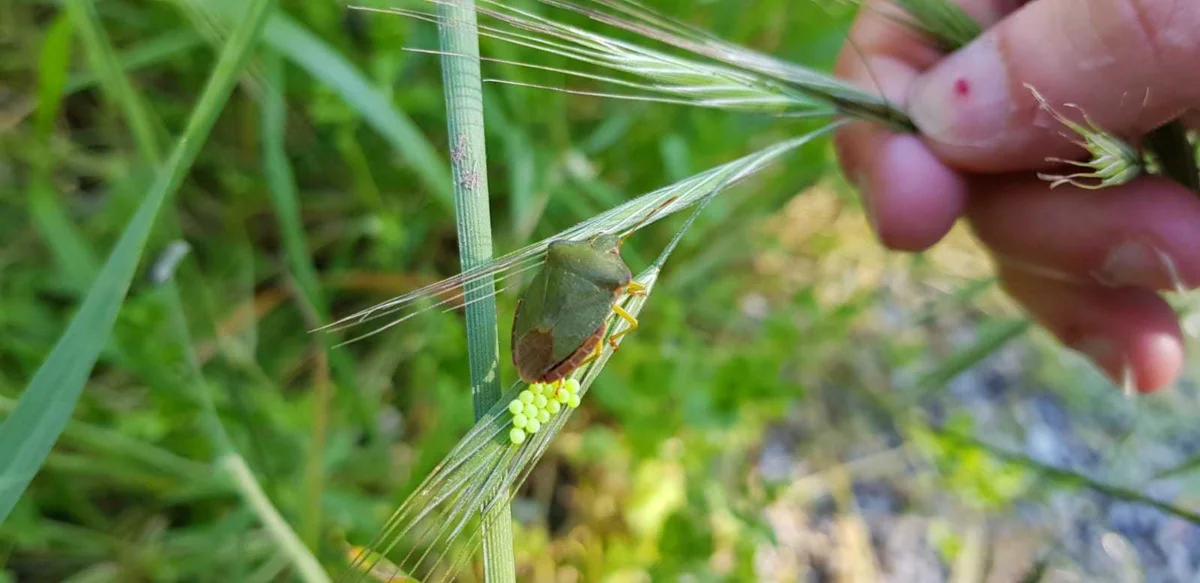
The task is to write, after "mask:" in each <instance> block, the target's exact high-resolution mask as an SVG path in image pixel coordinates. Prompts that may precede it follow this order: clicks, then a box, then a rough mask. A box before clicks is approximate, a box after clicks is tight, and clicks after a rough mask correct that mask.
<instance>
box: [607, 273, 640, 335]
mask: <svg viewBox="0 0 1200 583" xmlns="http://www.w3.org/2000/svg"><path fill="white" fill-rule="evenodd" d="M645 289H646V288H642V290H641V291H642V292H643V293H645V291H644V290H645ZM631 293H632V292H631ZM613 312H614V313H616V314H617V316H618V317H620V318H621V319H622V320H625V321H626V322H628V323H629V327H628V328H626V329H624V330H621V331H620V332H617V333H616V334H613V335H612V336H609V337H608V343H609V345H611V346H612V347H613V350H619V349H620V347H618V346H617V340H618V339H620V338H621V337H622V336H624V335H626V334H628V333H630V332H633V331H634V330H637V329H638V321H637V318H634V317H633V316H631V315H630V314H629V312H626V311H625V309H624V308H622V307H621V306H613Z"/></svg>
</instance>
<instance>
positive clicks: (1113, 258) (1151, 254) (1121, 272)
mask: <svg viewBox="0 0 1200 583" xmlns="http://www.w3.org/2000/svg"><path fill="white" fill-rule="evenodd" d="M1160 272H1161V266H1160V265H1159V259H1158V253H1157V252H1156V251H1155V250H1154V249H1153V248H1152V247H1150V246H1149V245H1146V244H1145V243H1142V242H1140V241H1126V242H1124V243H1121V244H1120V245H1117V246H1116V247H1114V248H1113V250H1112V251H1110V252H1109V253H1108V257H1107V258H1106V259H1105V260H1104V265H1103V266H1102V267H1101V268H1100V271H1098V272H1096V273H1095V278H1096V281H1098V282H1100V283H1101V284H1103V285H1107V286H1112V287H1125V286H1129V287H1156V284H1157V282H1158V277H1159V274H1160Z"/></svg>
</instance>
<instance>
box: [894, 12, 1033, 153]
mask: <svg viewBox="0 0 1200 583" xmlns="http://www.w3.org/2000/svg"><path fill="white" fill-rule="evenodd" d="M1009 87H1010V83H1009V80H1008V72H1007V69H1006V68H1005V67H1004V63H1003V62H1002V61H1001V60H1000V53H999V51H998V50H997V49H996V43H995V41H994V40H993V39H992V37H991V36H986V35H985V36H983V37H980V38H979V39H978V40H977V41H975V42H973V43H971V44H969V45H967V46H966V47H965V48H963V49H962V50H961V51H959V52H957V53H955V54H954V55H951V56H950V57H948V58H946V59H945V60H943V61H942V62H941V63H939V64H938V65H937V66H936V67H934V68H933V69H932V70H930V71H929V72H927V73H925V74H924V75H922V76H921V77H919V78H918V79H917V81H916V82H915V83H914V84H913V90H912V93H911V95H910V99H909V107H910V109H909V113H910V114H911V115H912V119H913V122H914V123H915V124H916V125H917V127H918V128H919V129H920V130H921V133H923V134H925V135H926V136H929V137H931V138H933V139H935V140H939V141H942V142H946V143H949V144H955V145H971V144H976V145H977V144H980V143H984V142H989V141H992V140H995V139H996V138H998V137H999V136H1000V134H1001V133H1003V132H1004V130H1006V129H1007V128H1008V127H1009V122H1010V120H1011V118H1012V114H1013V104H1012V98H1011V96H1010V94H1009Z"/></svg>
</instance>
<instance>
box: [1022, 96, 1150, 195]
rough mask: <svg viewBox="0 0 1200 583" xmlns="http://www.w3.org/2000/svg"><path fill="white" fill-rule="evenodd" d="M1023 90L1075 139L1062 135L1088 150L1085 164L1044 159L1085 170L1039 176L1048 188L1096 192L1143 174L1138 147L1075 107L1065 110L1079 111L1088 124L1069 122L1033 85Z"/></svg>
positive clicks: (1041, 174) (1074, 161) (1058, 159)
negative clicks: (1068, 185) (1107, 129)
mask: <svg viewBox="0 0 1200 583" xmlns="http://www.w3.org/2000/svg"><path fill="white" fill-rule="evenodd" d="M1025 88H1026V89H1029V91H1030V92H1031V93H1033V96H1034V98H1036V99H1037V100H1038V103H1039V104H1040V105H1041V107H1042V109H1045V110H1046V111H1047V112H1048V113H1050V115H1052V116H1054V118H1055V119H1057V120H1058V121H1060V122H1062V124H1063V125H1065V126H1067V128H1068V129H1070V130H1071V131H1072V132H1074V133H1075V136H1071V135H1067V134H1065V133H1064V134H1063V136H1064V137H1066V138H1067V139H1069V140H1071V141H1072V142H1073V143H1075V144H1078V145H1079V146H1080V147H1082V148H1083V149H1084V150H1087V152H1088V154H1090V155H1091V158H1090V159H1088V160H1087V161H1086V162H1080V161H1077V160H1064V159H1062V158H1047V159H1046V160H1047V161H1049V162H1056V163H1059V164H1066V165H1068V166H1075V167H1077V168H1081V169H1085V170H1084V171H1081V172H1076V173H1074V174H1046V173H1039V174H1038V178H1041V179H1042V180H1046V181H1049V182H1050V188H1054V187H1056V186H1061V185H1063V184H1070V185H1071V186H1076V187H1079V188H1086V189H1088V190H1099V189H1102V188H1108V187H1111V186H1119V185H1121V184H1125V183H1127V182H1129V181H1130V180H1133V179H1134V178H1137V177H1138V176H1140V175H1141V174H1142V173H1143V172H1145V171H1146V168H1145V164H1144V162H1143V158H1142V155H1141V152H1139V151H1138V149H1137V148H1135V147H1133V146H1132V145H1130V144H1129V143H1127V142H1126V141H1125V140H1122V139H1121V138H1118V137H1117V136H1114V135H1113V134H1110V133H1108V132H1106V131H1104V130H1103V129H1101V128H1100V127H1099V126H1097V125H1096V124H1095V122H1093V121H1092V120H1091V118H1089V117H1088V116H1087V113H1085V112H1084V111H1083V110H1082V109H1080V108H1079V107H1078V106H1076V105H1073V104H1067V107H1073V108H1075V109H1079V111H1080V113H1082V114H1083V119H1084V122H1086V123H1087V125H1086V126H1084V125H1082V124H1079V123H1076V122H1074V121H1071V120H1069V119H1067V118H1066V117H1065V116H1063V115H1062V114H1060V113H1058V112H1057V111H1055V110H1054V108H1053V107H1051V106H1050V104H1049V102H1047V101H1046V99H1045V98H1044V97H1042V95H1041V94H1040V93H1038V92H1037V90H1036V89H1034V88H1033V86H1031V85H1025ZM1076 136H1078V137H1076Z"/></svg>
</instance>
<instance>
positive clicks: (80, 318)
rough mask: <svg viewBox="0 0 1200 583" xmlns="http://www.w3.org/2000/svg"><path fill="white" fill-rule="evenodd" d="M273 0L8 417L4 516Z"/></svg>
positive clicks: (112, 318)
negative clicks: (156, 219) (156, 220)
mask: <svg viewBox="0 0 1200 583" xmlns="http://www.w3.org/2000/svg"><path fill="white" fill-rule="evenodd" d="M272 4H273V2H272V0H253V1H252V2H250V3H249V5H248V6H247V9H246V12H245V14H244V16H243V18H241V19H240V20H239V24H238V26H237V28H236V29H235V30H234V32H233V35H232V36H231V38H230V39H229V42H228V43H227V44H226V45H225V47H224V49H223V50H222V52H221V56H220V58H219V59H218V61H217V64H216V66H215V68H214V69H213V72H212V75H211V77H210V78H209V81H208V84H207V85H206V86H205V88H204V92H203V94H202V95H201V96H200V100H199V101H198V102H197V104H196V107H195V108H194V109H193V110H192V114H191V116H190V118H189V120H188V124H187V127H186V128H185V129H184V131H183V134H182V135H181V136H180V137H179V140H178V141H177V142H176V143H175V146H174V148H173V149H172V151H171V155H170V157H169V158H168V159H167V161H166V163H165V164H164V165H163V166H161V167H160V168H159V169H158V172H157V175H156V177H155V181H154V184H153V185H152V186H151V187H150V191H149V192H148V193H147V194H146V198H145V199H143V200H142V203H141V204H140V205H139V206H138V210H137V212H136V213H135V214H134V216H133V218H132V219H131V220H130V222H129V224H127V225H126V227H125V230H124V232H123V233H122V234H121V238H120V239H119V240H118V241H117V244H116V246H115V247H114V248H113V250H112V253H111V255H109V258H108V260H107V261H106V262H105V263H104V266H103V267H102V268H101V270H100V274H99V275H98V276H97V278H96V280H95V282H93V284H92V287H91V289H90V290H89V291H88V294H87V296H86V297H85V298H84V300H83V305H82V306H81V307H80V309H79V312H78V313H77V314H76V315H75V317H74V318H73V319H72V320H71V324H70V325H69V326H68V327H67V330H66V332H64V333H63V335H62V337H60V338H59V340H58V343H57V344H55V346H54V349H53V351H51V353H50V356H49V357H48V358H47V359H46V360H45V361H44V362H43V363H42V366H41V367H40V368H39V369H38V371H37V373H36V374H35V375H34V377H33V380H32V381H31V382H30V383H29V385H28V386H27V387H26V388H25V391H24V392H23V393H22V394H21V398H20V400H19V401H18V402H17V406H16V408H15V409H14V410H13V413H12V415H10V416H9V417H8V418H7V419H5V420H4V423H3V425H0V476H2V478H0V520H3V519H5V518H7V517H8V514H9V512H11V511H12V509H13V507H14V506H15V505H16V503H17V500H18V499H20V497H21V495H22V494H23V493H24V492H25V488H26V487H28V485H29V482H30V481H31V480H32V479H33V476H34V475H35V474H37V471H38V469H39V468H41V466H42V464H43V462H45V460H46V456H47V455H48V454H49V453H50V449H51V448H52V447H53V446H54V442H55V441H57V440H58V436H59V435H60V434H61V433H62V431H63V429H64V428H65V427H66V425H67V422H68V421H69V420H70V418H71V413H72V412H73V411H74V409H75V404H76V402H77V401H78V400H79V396H80V394H81V393H82V392H83V387H84V384H85V383H86V382H87V379H88V376H89V374H90V373H91V370H92V366H93V365H94V364H95V362H96V359H97V357H98V356H99V354H100V351H101V350H103V349H104V346H105V345H106V344H107V343H108V339H109V336H110V335H111V334H112V329H113V325H114V324H115V322H116V318H117V313H118V312H119V311H120V309H121V304H122V302H123V301H124V299H125V294H126V293H127V292H128V290H129V286H130V284H131V283H132V281H133V276H134V273H135V272H136V269H137V266H138V262H139V260H140V259H141V255H142V251H143V249H144V247H145V245H146V241H147V239H148V238H149V237H150V232H151V229H152V228H153V226H154V222H155V218H156V217H157V216H158V213H159V211H160V210H161V209H162V207H163V206H164V205H165V204H166V201H167V199H168V198H169V197H170V196H171V195H172V194H174V192H175V191H176V190H178V188H179V186H180V184H181V183H182V182H183V178H184V176H185V175H186V174H187V172H188V170H189V169H190V168H191V166H192V163H193V162H195V160H196V156H197V155H198V154H199V152H200V148H201V146H202V145H203V144H204V142H205V140H206V139H207V138H208V134H209V132H210V131H211V130H212V127H213V124H214V123H216V119H217V117H218V115H219V114H220V112H221V110H222V108H223V107H224V104H225V102H226V100H227V99H228V98H229V95H230V93H231V92H232V91H233V87H234V84H235V83H236V82H237V79H238V75H239V74H240V73H241V71H242V69H243V68H245V66H246V63H247V61H248V60H249V58H250V56H251V54H252V53H253V48H254V46H255V44H256V41H257V40H258V37H259V34H260V33H261V31H262V29H263V25H264V24H265V22H266V19H267V15H268V14H269V13H270V8H271V6H272Z"/></svg>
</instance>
